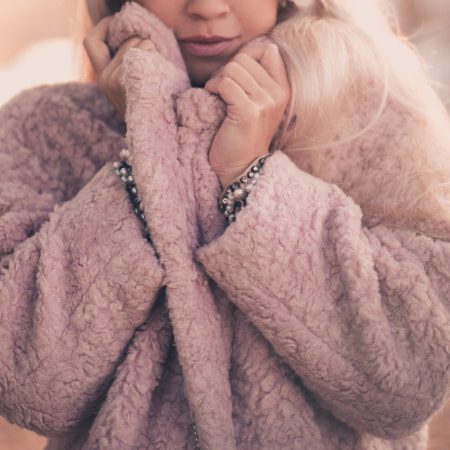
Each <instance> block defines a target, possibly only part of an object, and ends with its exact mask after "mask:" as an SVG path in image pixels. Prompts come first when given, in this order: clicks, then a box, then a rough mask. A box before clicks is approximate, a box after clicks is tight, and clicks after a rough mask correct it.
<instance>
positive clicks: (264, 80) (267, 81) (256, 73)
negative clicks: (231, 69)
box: [229, 53, 274, 91]
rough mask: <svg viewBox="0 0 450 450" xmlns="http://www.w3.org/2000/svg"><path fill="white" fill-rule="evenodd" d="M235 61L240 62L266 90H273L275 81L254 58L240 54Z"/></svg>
mask: <svg viewBox="0 0 450 450" xmlns="http://www.w3.org/2000/svg"><path fill="white" fill-rule="evenodd" d="M233 60H234V61H236V62H238V63H239V64H240V65H241V66H242V67H244V68H245V69H246V70H247V72H249V73H250V74H251V75H252V77H253V78H254V80H255V81H256V83H258V85H259V86H260V87H261V88H262V89H264V90H266V91H268V90H269V91H270V89H272V88H273V85H274V80H273V79H272V77H271V76H270V74H269V73H268V72H267V71H266V69H265V68H264V67H263V66H262V65H261V64H260V63H259V62H258V61H256V60H255V59H254V58H253V57H252V56H250V55H248V54H247V53H238V54H237V55H236V56H235V57H234V58H233ZM229 64H230V63H229Z"/></svg>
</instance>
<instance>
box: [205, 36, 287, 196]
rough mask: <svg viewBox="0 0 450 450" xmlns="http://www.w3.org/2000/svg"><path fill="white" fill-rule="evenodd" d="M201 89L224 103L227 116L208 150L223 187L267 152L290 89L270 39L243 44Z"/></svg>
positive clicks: (281, 60) (282, 64) (281, 116)
mask: <svg viewBox="0 0 450 450" xmlns="http://www.w3.org/2000/svg"><path fill="white" fill-rule="evenodd" d="M204 88H205V89H206V90H207V91H209V92H211V93H218V94H219V95H220V96H221V97H222V98H223V100H224V101H225V102H226V103H227V115H226V117H225V119H224V121H223V122H222V124H221V126H220V128H219V129H218V131H217V133H216V135H215V137H214V139H213V142H212V144H211V148H210V150H209V163H210V165H211V167H212V169H213V170H214V172H215V173H216V174H217V176H218V178H219V180H220V183H221V185H222V187H223V186H225V185H226V184H228V183H229V182H230V181H231V180H232V179H233V178H235V177H237V176H239V175H240V173H241V172H242V171H243V170H245V169H246V168H247V166H248V165H249V164H250V163H251V162H252V161H253V160H255V159H256V158H257V157H258V156H260V155H263V154H265V153H267V152H268V151H269V147H270V144H271V142H272V139H273V137H274V135H275V133H276V131H277V129H278V126H279V124H280V122H281V120H282V118H283V114H284V111H285V110H286V108H287V106H288V104H289V101H290V98H291V88H290V83H289V80H288V76H287V72H286V68H285V65H284V61H283V59H282V57H281V55H280V53H279V50H278V47H277V46H276V45H275V44H273V43H269V44H265V43H264V44H263V43H253V44H249V45H247V46H246V47H244V48H243V49H242V50H241V51H240V52H239V53H238V54H236V55H235V56H234V57H233V58H232V59H231V60H230V61H229V62H228V63H227V64H225V65H224V66H223V67H222V68H220V69H219V71H218V72H217V73H216V74H215V76H214V77H213V78H211V79H210V80H209V81H208V82H207V83H206V84H205V87H204Z"/></svg>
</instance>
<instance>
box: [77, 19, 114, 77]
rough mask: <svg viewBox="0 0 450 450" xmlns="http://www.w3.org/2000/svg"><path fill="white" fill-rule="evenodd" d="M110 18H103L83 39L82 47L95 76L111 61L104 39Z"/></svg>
mask: <svg viewBox="0 0 450 450" xmlns="http://www.w3.org/2000/svg"><path fill="white" fill-rule="evenodd" d="M111 18H112V17H110V16H108V17H104V18H103V19H102V20H100V21H99V22H98V24H97V25H96V26H95V27H94V28H93V29H92V30H91V31H90V32H89V33H88V34H86V36H85V37H84V39H83V45H84V48H85V49H86V53H87V55H88V57H89V60H90V61H91V64H92V67H93V69H94V72H95V73H96V74H99V73H101V72H102V71H103V70H104V69H105V67H106V66H107V65H108V64H109V62H110V61H111V55H110V51H109V47H108V46H107V45H106V42H105V39H106V34H107V32H108V27H109V22H110V20H111Z"/></svg>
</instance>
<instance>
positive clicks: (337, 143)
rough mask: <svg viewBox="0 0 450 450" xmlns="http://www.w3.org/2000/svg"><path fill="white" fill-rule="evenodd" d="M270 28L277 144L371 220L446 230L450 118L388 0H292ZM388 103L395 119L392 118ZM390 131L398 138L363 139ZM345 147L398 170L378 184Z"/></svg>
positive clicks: (92, 0)
mask: <svg viewBox="0 0 450 450" xmlns="http://www.w3.org/2000/svg"><path fill="white" fill-rule="evenodd" d="M87 2H88V7H89V13H90V17H91V18H92V19H93V21H94V23H95V22H96V21H98V20H99V19H100V18H101V17H103V16H104V15H107V14H110V13H111V11H109V10H108V8H107V6H106V4H105V2H104V0H87ZM269 37H270V38H271V39H272V40H273V41H274V42H275V43H276V44H277V45H278V47H279V48H280V51H281V53H282V56H283V59H284V61H285V64H286V68H287V72H288V76H289V80H290V83H291V88H292V97H291V103H290V105H289V107H288V110H287V114H286V117H285V120H284V122H283V126H282V128H281V130H280V132H279V133H278V134H277V136H276V137H275V138H274V141H273V143H272V144H273V147H276V148H281V149H282V150H283V151H284V152H285V153H286V154H287V155H288V156H289V157H290V158H291V159H292V160H293V161H294V162H295V163H296V164H297V165H298V166H299V167H300V168H302V169H304V170H306V171H308V172H309V173H312V174H313V175H314V176H317V177H319V178H321V179H323V180H325V181H328V182H333V183H336V184H337V185H339V186H340V187H341V188H342V189H343V190H344V191H345V192H346V193H347V194H348V195H350V196H351V197H352V198H353V199H354V200H355V201H356V202H357V203H358V204H359V205H360V207H361V209H362V211H363V213H364V215H365V216H366V217H367V223H368V224H371V223H372V224H375V223H385V224H388V225H391V226H396V227H399V228H410V229H411V228H414V229H416V230H418V231H422V232H424V233H427V234H428V235H430V236H434V237H439V238H446V239H447V238H448V239H450V118H449V116H448V114H447V112H446V110H445V108H444V107H443V104H442V103H441V101H440V100H439V99H438V97H437V95H436V93H435V91H434V90H433V88H432V87H431V84H430V81H429V80H428V78H427V75H426V71H425V69H424V64H423V62H422V60H421V59H420V57H419V56H418V55H417V53H416V52H415V51H414V50H413V49H412V47H411V46H410V45H409V44H408V42H407V41H406V40H405V39H403V38H402V37H401V36H399V35H398V27H397V26H396V22H395V15H394V14H393V13H392V9H391V8H390V7H389V6H388V5H387V2H384V1H382V0H288V2H287V5H286V7H285V8H284V9H283V11H282V13H281V14H280V17H279V22H278V24H277V26H276V27H274V28H273V30H272V31H271V32H270V33H269ZM388 106H389V108H388ZM388 111H391V112H392V111H397V115H398V117H399V118H401V121H399V122H398V123H395V124H391V123H390V119H389V116H388V115H387V113H388ZM393 127H397V128H396V129H393V130H391V128H393ZM389 132H390V133H391V134H392V135H393V136H395V135H396V134H398V136H401V141H400V138H395V139H394V138H391V139H390V140H389V139H385V142H384V144H383V145H382V146H381V147H380V146H379V143H378V144H377V145H378V147H377V148H376V149H375V150H374V149H373V148H372V149H370V148H369V147H370V146H371V144H374V143H376V142H377V140H376V139H377V135H378V134H380V135H381V134H383V133H384V134H389ZM380 142H381V141H380ZM372 147H373V145H372ZM365 148H368V150H364V149H365ZM352 152H353V153H352ZM343 153H347V154H346V156H347V158H349V157H350V158H352V157H354V158H356V159H357V158H358V157H359V158H361V159H362V160H363V159H364V158H368V157H369V156H368V155H370V157H371V158H372V161H371V162H372V165H375V164H377V163H380V167H382V165H383V164H389V162H390V161H391V162H392V164H395V165H396V166H398V167H399V168H398V176H395V177H393V178H392V179H390V180H389V181H388V182H386V181H385V180H384V181H383V182H382V183H380V182H379V180H378V181H377V180H376V179H375V177H376V176H378V177H379V174H377V175H373V174H371V170H367V171H365V176H366V177H367V178H366V179H364V180H362V179H360V180H358V179H352V178H351V177H352V174H351V173H343V172H345V169H347V172H349V171H350V170H351V168H348V167H347V168H345V167H344V168H342V167H340V168H339V161H340V158H341V157H342V154H343ZM383 153H386V159H385V161H383V159H381V160H380V158H382V154H383ZM380 161H381V162H380ZM359 164H360V165H363V164H364V161H362V162H361V161H360V162H359ZM366 164H367V162H366ZM355 165H356V166H357V165H358V163H355ZM373 169H374V170H375V167H374V168H373ZM375 172H376V171H374V173H375ZM372 176H373V179H371V177H372ZM342 177H343V178H342ZM370 184H371V185H372V189H370V188H368V187H367V186H368V185H370Z"/></svg>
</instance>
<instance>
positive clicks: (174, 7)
mask: <svg viewBox="0 0 450 450" xmlns="http://www.w3.org/2000/svg"><path fill="white" fill-rule="evenodd" d="M137 3H139V4H140V5H141V6H143V7H144V8H145V9H146V10H148V11H150V12H152V13H153V14H155V15H156V16H157V17H158V18H159V19H161V21H162V22H164V23H165V24H166V25H167V26H168V27H170V28H172V27H173V25H174V24H175V22H176V20H177V18H178V17H179V15H180V7H181V6H180V4H181V1H180V0H178V1H173V0H172V1H167V0H138V1H137Z"/></svg>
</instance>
